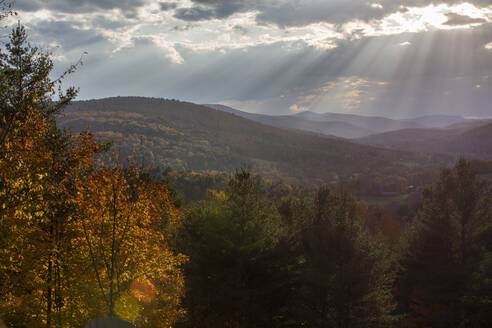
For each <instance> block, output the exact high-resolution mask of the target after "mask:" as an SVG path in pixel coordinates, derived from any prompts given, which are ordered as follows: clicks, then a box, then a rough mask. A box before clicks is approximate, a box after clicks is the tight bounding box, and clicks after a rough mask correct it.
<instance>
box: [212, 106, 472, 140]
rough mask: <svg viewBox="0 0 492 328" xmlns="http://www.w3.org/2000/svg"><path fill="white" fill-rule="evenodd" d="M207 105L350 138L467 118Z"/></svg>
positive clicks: (269, 122) (279, 124)
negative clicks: (280, 111)
mask: <svg viewBox="0 0 492 328" xmlns="http://www.w3.org/2000/svg"><path fill="white" fill-rule="evenodd" d="M205 106H208V107H211V108H214V109H217V110H221V111H224V112H228V113H232V114H235V115H238V116H241V117H244V118H247V119H250V120H253V121H256V122H260V123H263V124H267V125H270V126H276V127H281V128H285V129H294V130H302V131H306V132H311V133H316V134H320V135H325V136H336V137H340V138H346V139H355V138H362V137H365V136H369V135H372V134H377V133H384V132H389V131H396V130H402V129H416V128H434V127H445V126H448V125H450V124H457V123H461V122H465V121H466V120H465V119H464V118H463V117H461V116H453V115H428V116H422V117H417V118H413V119H404V120H395V119H389V118H386V117H381V116H363V115H355V114H339V113H315V112H311V111H305V112H301V113H298V114H294V115H279V116H272V115H264V114H254V113H248V112H244V111H240V110H237V109H234V108H231V107H228V106H224V105H218V104H207V105H205Z"/></svg>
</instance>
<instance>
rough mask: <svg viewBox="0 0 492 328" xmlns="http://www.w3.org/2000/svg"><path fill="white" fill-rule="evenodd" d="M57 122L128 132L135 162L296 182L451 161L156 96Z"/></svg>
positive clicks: (103, 104)
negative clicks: (244, 170)
mask: <svg viewBox="0 0 492 328" xmlns="http://www.w3.org/2000/svg"><path fill="white" fill-rule="evenodd" d="M59 123H60V124H61V125H62V126H65V127H70V128H71V129H72V130H73V131H75V132H76V131H80V130H83V129H89V130H90V131H92V132H93V133H95V134H96V135H98V136H100V137H103V138H109V139H118V137H119V136H122V137H123V138H122V140H121V141H118V142H117V144H116V145H115V150H116V151H117V152H119V153H120V154H121V155H120V156H121V157H122V158H124V157H126V156H133V158H134V160H135V161H136V162H137V163H140V162H141V161H142V162H144V163H145V165H149V164H152V165H154V166H155V165H160V166H167V165H170V166H172V167H174V168H177V169H181V168H186V169H190V170H196V171H207V170H208V171H210V170H217V171H232V170H234V169H236V168H238V167H241V166H251V167H252V169H253V170H255V171H257V172H259V173H261V174H263V175H264V176H266V177H270V178H282V179H284V180H286V181H287V182H291V183H297V184H317V183H323V182H330V181H336V180H338V179H339V178H343V177H348V176H350V175H352V174H354V173H359V174H378V173H379V174H405V173H408V172H414V171H416V170H419V169H421V168H429V167H435V166H439V165H442V164H443V163H444V162H446V161H448V160H449V158H448V157H445V156H435V155H418V154H412V153H408V152H402V151H394V150H388V149H379V148H374V147H371V146H366V145H359V144H354V143H351V142H348V141H345V140H341V139H331V138H323V137H319V136H315V135H310V134H306V133H301V132H298V131H290V130H285V129H279V128H276V127H271V126H267V125H263V124H260V123H258V122H254V121H251V120H248V119H245V118H243V117H239V116H237V115H233V114H230V113H226V112H223V111H218V110H214V109H211V108H209V107H206V106H201V105H196V104H192V103H187V102H180V101H174V100H165V99H155V98H139V97H116V98H106V99H101V100H90V101H78V102H74V103H73V104H72V105H71V106H70V107H69V108H68V109H67V110H66V111H65V112H64V114H62V115H61V116H60V117H59ZM134 150H135V151H134Z"/></svg>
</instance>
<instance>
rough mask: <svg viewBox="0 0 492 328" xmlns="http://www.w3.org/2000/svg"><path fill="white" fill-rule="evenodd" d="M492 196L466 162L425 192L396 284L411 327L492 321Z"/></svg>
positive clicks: (406, 242)
mask: <svg viewBox="0 0 492 328" xmlns="http://www.w3.org/2000/svg"><path fill="white" fill-rule="evenodd" d="M490 195H491V194H490V189H489V187H487V185H486V183H485V182H484V181H482V180H480V179H479V178H478V177H477V175H476V174H475V172H474V170H473V168H472V167H471V165H470V163H469V162H468V161H466V160H465V159H463V158H462V159H460V160H459V161H458V162H457V163H456V165H455V166H454V168H453V169H447V168H446V169H443V170H442V171H441V175H440V177H439V180H438V181H437V182H436V183H435V184H434V185H433V186H432V187H430V188H428V189H427V190H426V191H425V192H424V194H423V206H422V209H421V210H420V212H419V213H418V215H417V217H416V218H415V221H414V223H413V225H412V226H411V228H410V229H409V231H408V233H407V236H406V238H405V245H404V249H403V253H402V256H401V260H400V266H401V268H400V270H399V276H398V280H397V282H398V283H397V293H398V300H399V310H400V311H401V312H402V313H406V314H408V320H407V322H408V325H409V326H416V327H423V326H425V327H481V326H483V324H485V323H486V322H487V320H490V314H489V313H490V311H486V310H485V308H486V307H487V306H489V307H490V304H491V301H492V298H491V294H490V293H488V294H487V293H484V289H485V290H487V289H488V290H490V283H489V279H488V278H485V277H486V276H487V274H488V275H489V276H490V273H491V271H490V265H489V262H490V260H489V259H490V255H491V253H490V245H488V244H487V243H489V242H488V241H487V240H488V238H489V237H490V236H491V235H490V226H491V220H492V201H491V198H490ZM489 244H490V243H489ZM489 322H490V321H489Z"/></svg>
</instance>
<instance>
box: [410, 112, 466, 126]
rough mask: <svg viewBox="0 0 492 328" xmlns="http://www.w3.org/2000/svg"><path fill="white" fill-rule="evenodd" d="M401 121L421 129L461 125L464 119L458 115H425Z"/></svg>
mask: <svg viewBox="0 0 492 328" xmlns="http://www.w3.org/2000/svg"><path fill="white" fill-rule="evenodd" d="M403 121H405V122H411V123H413V124H415V125H418V126H420V127H421V128H445V127H448V126H450V125H453V124H459V123H463V122H465V118H464V117H463V116H458V115H426V116H420V117H416V118H412V119H406V120H403Z"/></svg>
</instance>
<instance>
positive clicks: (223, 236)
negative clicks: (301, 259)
mask: <svg viewBox="0 0 492 328" xmlns="http://www.w3.org/2000/svg"><path fill="white" fill-rule="evenodd" d="M283 231H284V228H283V226H282V224H281V221H280V217H279V215H278V212H277V211H276V209H275V208H274V207H273V206H272V204H269V203H268V202H267V201H265V200H264V199H262V198H261V197H260V194H259V181H258V180H257V179H255V178H254V177H253V176H252V175H251V174H250V173H249V172H246V171H240V172H237V173H236V174H235V175H234V177H232V178H231V180H230V181H229V185H228V188H227V189H226V191H225V193H222V192H221V193H218V192H216V191H210V194H209V196H208V198H207V199H206V200H205V201H202V202H201V203H200V204H199V205H198V206H197V207H196V208H194V209H193V210H192V211H191V213H189V215H188V218H187V220H186V222H185V227H184V229H183V232H182V235H181V243H182V245H183V250H184V252H185V253H186V254H187V255H189V256H190V259H191V260H190V263H189V264H188V266H187V267H186V269H185V276H186V279H187V285H188V293H187V297H186V304H187V306H188V311H189V320H188V325H189V326H192V327H196V326H201V327H271V326H272V325H273V322H274V317H275V315H276V314H277V313H278V308H279V305H278V304H279V303H281V301H282V298H283V288H282V287H283V286H282V283H283V282H284V281H285V280H284V279H282V278H280V276H281V275H282V270H281V268H280V267H279V266H278V262H276V256H277V252H278V246H279V245H280V241H281V240H282V237H283V234H284V232H283Z"/></svg>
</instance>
